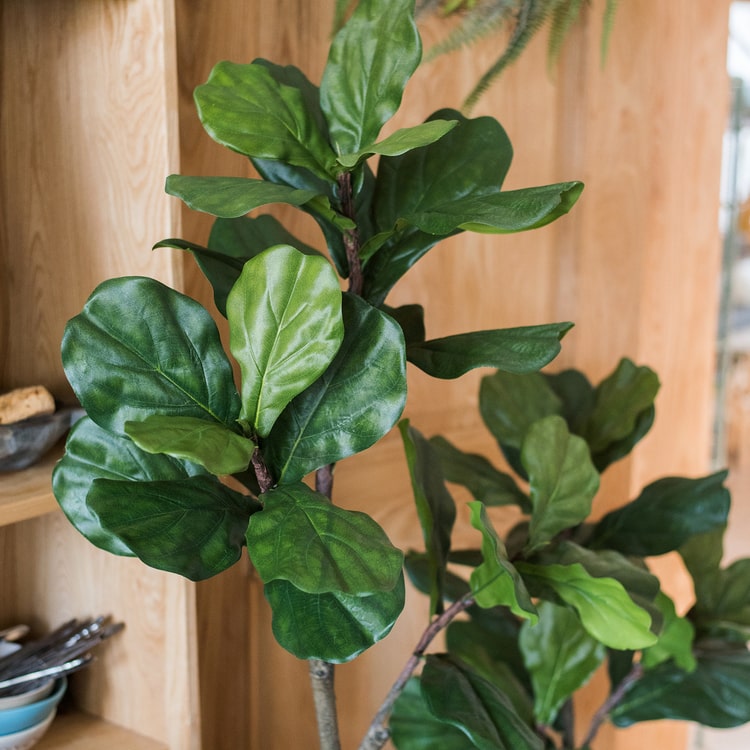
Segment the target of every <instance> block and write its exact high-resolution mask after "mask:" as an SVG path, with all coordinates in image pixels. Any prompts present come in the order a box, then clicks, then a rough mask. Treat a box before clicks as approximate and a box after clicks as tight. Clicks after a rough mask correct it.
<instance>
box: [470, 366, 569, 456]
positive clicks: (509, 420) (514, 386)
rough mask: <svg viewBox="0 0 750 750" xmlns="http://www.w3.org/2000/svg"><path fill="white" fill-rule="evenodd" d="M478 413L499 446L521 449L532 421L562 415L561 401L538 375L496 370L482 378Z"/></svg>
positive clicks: (542, 377)
mask: <svg viewBox="0 0 750 750" xmlns="http://www.w3.org/2000/svg"><path fill="white" fill-rule="evenodd" d="M479 411H480V413H481V415H482V419H483V420H484V423H485V424H486V425H487V428H488V429H489V431H490V432H491V433H492V434H493V436H494V437H495V439H496V440H497V442H498V443H499V445H500V446H501V447H503V446H510V447H512V448H519V449H520V448H521V444H522V443H523V440H524V438H525V437H526V433H527V432H528V431H529V428H530V427H531V425H532V424H534V422H536V421H538V420H540V419H543V418H544V417H548V416H550V415H552V414H560V413H561V412H562V401H561V400H560V398H559V396H558V395H557V394H556V393H555V392H554V391H553V390H552V388H550V386H549V384H548V383H547V380H546V379H545V377H544V376H543V375H541V374H539V373H526V374H524V375H519V374H513V373H508V372H503V371H502V370H499V371H498V372H496V373H494V374H493V375H487V376H486V377H484V378H482V384H481V386H480V389H479Z"/></svg>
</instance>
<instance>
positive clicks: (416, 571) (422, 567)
mask: <svg viewBox="0 0 750 750" xmlns="http://www.w3.org/2000/svg"><path fill="white" fill-rule="evenodd" d="M480 562H481V560H480ZM404 569H405V570H406V574H407V575H408V576H409V580H410V581H411V583H412V585H413V586H414V588H415V589H416V590H417V591H421V592H422V593H423V594H427V596H429V595H430V594H431V593H432V588H433V581H434V578H435V576H434V573H433V571H432V564H431V563H430V559H429V558H428V556H427V553H426V552H415V551H414V550H409V552H407V553H406V557H405V560H404ZM470 593H471V588H470V586H469V583H468V581H465V580H464V579H463V578H461V577H460V576H458V575H456V574H455V573H451V571H450V570H448V571H446V572H445V576H444V577H443V598H445V599H447V600H448V601H450V602H455V601H458V600H459V599H461V598H462V597H464V596H467V595H468V594H470Z"/></svg>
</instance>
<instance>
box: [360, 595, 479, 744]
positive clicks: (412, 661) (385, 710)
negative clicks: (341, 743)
mask: <svg viewBox="0 0 750 750" xmlns="http://www.w3.org/2000/svg"><path fill="white" fill-rule="evenodd" d="M473 603H474V597H473V596H471V595H470V594H467V595H466V596H464V597H462V598H461V599H458V600H456V601H455V602H453V604H451V606H450V607H448V609H446V610H445V612H443V614H441V615H440V616H439V617H436V618H435V619H434V620H433V621H432V622H431V623H430V624H429V625H428V626H427V628H426V629H425V631H424V632H423V633H422V636H421V638H420V639H419V641H418V643H417V645H416V647H415V648H414V651H413V652H412V655H411V656H410V657H409V660H408V661H407V662H406V664H405V666H404V668H403V669H402V670H401V673H400V674H399V676H398V677H397V678H396V681H395V682H394V683H393V686H392V687H391V689H390V690H389V691H388V695H386V697H385V700H384V701H383V703H382V704H381V705H380V708H379V709H378V712H377V713H376V714H375V718H374V719H373V720H372V723H371V724H370V726H369V728H368V730H367V734H366V735H365V737H364V739H363V740H362V742H361V743H360V745H359V750H380V748H382V747H383V745H385V743H386V742H387V741H388V738H389V737H390V732H389V730H388V727H387V726H386V722H387V721H388V717H389V716H390V714H391V711H392V709H393V704H394V703H395V702H396V699H397V698H398V696H399V695H401V692H402V691H403V689H404V687H406V683H407V682H408V681H409V678H410V677H411V676H412V674H413V673H414V670H415V669H416V668H417V666H418V665H419V662H420V660H421V659H422V656H424V652H425V651H426V650H427V647H428V646H429V645H430V643H432V641H433V640H434V638H435V636H436V635H437V634H438V633H439V632H440V631H441V630H442V629H443V628H445V627H447V626H448V624H449V623H450V622H451V621H452V620H453V618H454V617H456V615H458V614H460V613H461V612H463V611H464V610H465V609H468V608H469V607H470V606H471V605H472V604H473Z"/></svg>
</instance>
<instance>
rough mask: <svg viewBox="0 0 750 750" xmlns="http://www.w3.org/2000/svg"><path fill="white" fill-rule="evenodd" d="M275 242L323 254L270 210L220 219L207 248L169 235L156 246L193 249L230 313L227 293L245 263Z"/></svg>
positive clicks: (220, 305)
mask: <svg viewBox="0 0 750 750" xmlns="http://www.w3.org/2000/svg"><path fill="white" fill-rule="evenodd" d="M273 245H291V246H292V247H294V248H296V249H297V250H299V251H300V252H302V253H304V254H305V255H319V254H320V253H319V252H318V251H317V250H316V249H315V248H313V247H310V246H309V245H306V244H305V243H303V242H301V241H300V240H298V239H297V238H296V237H295V236H294V235H293V234H290V233H289V232H287V230H286V229H285V228H284V226H283V225H282V224H281V223H280V222H279V221H278V220H277V219H275V218H274V217H273V216H270V215H269V214H263V215H262V216H258V217H255V218H250V217H249V216H240V217H239V218H236V219H216V221H214V225H213V228H212V229H211V235H210V236H209V238H208V247H207V248H206V247H202V246H201V245H196V244H195V243H192V242H186V241H185V240H178V239H168V240H162V241H161V242H158V243H157V244H156V245H154V249H156V248H158V247H173V248H177V249H178V250H187V251H188V252H190V253H192V254H193V256H194V257H195V259H196V261H197V263H198V266H199V267H200V269H201V271H202V272H203V274H204V275H205V277H206V278H207V279H208V280H209V282H210V283H211V286H212V287H213V290H214V303H215V304H216V308H217V309H218V311H219V312H220V313H221V314H222V315H223V316H224V317H226V314H227V295H228V294H229V290H230V289H231V288H232V287H233V286H234V285H235V283H236V282H237V279H238V278H239V277H240V273H242V268H243V267H244V265H245V263H246V262H247V261H248V260H250V258H254V257H255V256H256V255H258V254H260V253H261V252H263V251H264V250H267V249H268V248H269V247H272V246H273Z"/></svg>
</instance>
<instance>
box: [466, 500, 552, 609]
mask: <svg viewBox="0 0 750 750" xmlns="http://www.w3.org/2000/svg"><path fill="white" fill-rule="evenodd" d="M468 505H469V509H470V511H471V525H472V526H473V527H474V528H475V529H477V531H479V532H481V534H482V558H483V562H482V564H481V565H480V566H479V567H477V568H475V569H474V570H473V571H472V573H471V579H470V580H471V590H472V593H473V595H474V600H475V601H476V603H477V604H478V605H479V606H480V607H485V608H487V607H496V606H498V605H503V606H505V607H509V608H510V610H511V611H512V612H513V613H514V614H515V615H517V616H518V617H521V618H523V619H528V620H531V621H532V622H536V620H537V611H536V607H535V606H534V605H533V604H532V602H531V597H530V596H529V592H528V591H527V590H526V585H525V584H524V582H523V579H522V578H521V576H520V575H519V573H518V571H517V570H516V568H515V567H514V566H513V564H512V563H511V562H510V560H509V559H508V553H507V552H506V550H505V545H504V544H503V542H502V541H501V540H500V538H499V537H498V535H497V533H496V532H495V529H494V528H493V527H492V523H491V522H490V520H489V518H487V513H486V511H485V509H484V506H483V505H482V503H480V502H477V501H473V502H470V503H469V504H468Z"/></svg>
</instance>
